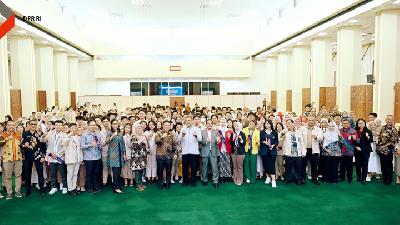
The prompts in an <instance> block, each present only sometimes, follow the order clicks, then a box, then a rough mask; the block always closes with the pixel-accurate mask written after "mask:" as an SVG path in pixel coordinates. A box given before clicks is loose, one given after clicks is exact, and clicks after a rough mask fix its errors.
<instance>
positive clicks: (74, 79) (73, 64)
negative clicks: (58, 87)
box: [68, 56, 79, 92]
mask: <svg viewBox="0 0 400 225" xmlns="http://www.w3.org/2000/svg"><path fill="white" fill-rule="evenodd" d="M68 74H69V91H70V92H78V90H79V66H78V57H75V56H74V57H68Z"/></svg>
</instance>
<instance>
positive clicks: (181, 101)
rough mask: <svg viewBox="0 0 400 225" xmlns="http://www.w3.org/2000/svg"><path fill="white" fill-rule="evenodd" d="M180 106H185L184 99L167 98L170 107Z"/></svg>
mask: <svg viewBox="0 0 400 225" xmlns="http://www.w3.org/2000/svg"><path fill="white" fill-rule="evenodd" d="M182 104H185V97H169V106H170V107H179V106H181V105H182Z"/></svg>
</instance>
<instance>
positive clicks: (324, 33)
mask: <svg viewBox="0 0 400 225" xmlns="http://www.w3.org/2000/svg"><path fill="white" fill-rule="evenodd" d="M325 35H326V32H321V33H319V34H318V36H325Z"/></svg>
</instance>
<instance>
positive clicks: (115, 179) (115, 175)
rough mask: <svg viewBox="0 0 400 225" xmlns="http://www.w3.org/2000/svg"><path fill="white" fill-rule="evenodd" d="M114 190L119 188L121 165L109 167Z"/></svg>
mask: <svg viewBox="0 0 400 225" xmlns="http://www.w3.org/2000/svg"><path fill="white" fill-rule="evenodd" d="M111 170H112V176H113V188H114V190H116V189H120V188H121V167H111Z"/></svg>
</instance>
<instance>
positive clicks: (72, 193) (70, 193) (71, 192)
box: [68, 191, 77, 196]
mask: <svg viewBox="0 0 400 225" xmlns="http://www.w3.org/2000/svg"><path fill="white" fill-rule="evenodd" d="M68 194H69V195H71V196H77V194H76V193H75V192H74V191H69V192H68Z"/></svg>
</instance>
